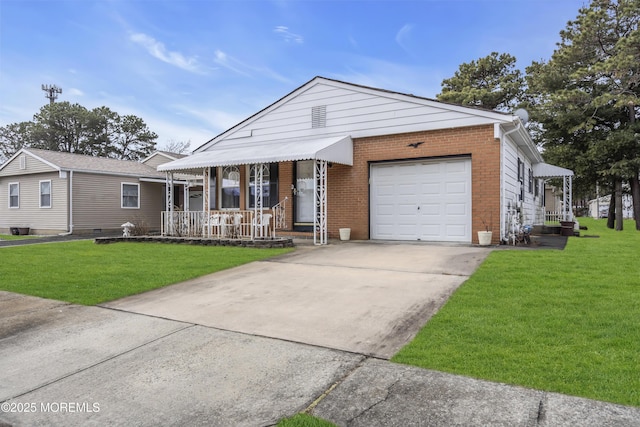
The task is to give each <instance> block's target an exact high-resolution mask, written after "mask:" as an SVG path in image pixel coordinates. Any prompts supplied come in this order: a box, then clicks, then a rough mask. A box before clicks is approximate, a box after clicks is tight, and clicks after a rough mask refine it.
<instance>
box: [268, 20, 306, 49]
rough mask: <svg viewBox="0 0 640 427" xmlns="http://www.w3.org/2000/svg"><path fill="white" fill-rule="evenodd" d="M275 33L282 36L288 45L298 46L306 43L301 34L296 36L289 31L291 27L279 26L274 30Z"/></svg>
mask: <svg viewBox="0 0 640 427" xmlns="http://www.w3.org/2000/svg"><path fill="white" fill-rule="evenodd" d="M273 32H274V33H278V34H280V35H281V36H282V38H283V39H284V41H286V42H287V43H291V42H293V43H297V44H302V43H304V38H303V37H302V36H301V35H300V34H295V33H292V32H291V31H289V27H285V26H283V25H278V26H277V27H276V28H274V29H273Z"/></svg>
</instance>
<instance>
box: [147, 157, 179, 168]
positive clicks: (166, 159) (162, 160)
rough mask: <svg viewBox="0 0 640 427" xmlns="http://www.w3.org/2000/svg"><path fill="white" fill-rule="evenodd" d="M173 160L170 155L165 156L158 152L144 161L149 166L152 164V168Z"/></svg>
mask: <svg viewBox="0 0 640 427" xmlns="http://www.w3.org/2000/svg"><path fill="white" fill-rule="evenodd" d="M172 160H174V159H170V158H169V157H166V156H163V155H161V154H156V155H155V156H153V157H151V158H149V159H146V160H145V161H143V162H142V163H144V164H145V165H147V166H151V167H152V168H157V167H158V166H160V165H163V164H165V163H167V162H170V161H172Z"/></svg>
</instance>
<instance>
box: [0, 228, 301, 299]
mask: <svg viewBox="0 0 640 427" xmlns="http://www.w3.org/2000/svg"><path fill="white" fill-rule="evenodd" d="M290 251H291V249H255V248H240V247H224V246H191V245H170V244H162V243H114V244H108V245H96V244H95V243H93V241H90V240H84V241H75V242H65V243H50V244H44V245H26V246H15V247H4V248H0V290H4V291H10V292H17V293H21V294H27V295H34V296H38V297H42V298H49V299H56V300H61V301H68V302H71V303H75V304H83V305H94V304H99V303H102V302H106V301H111V300H114V299H118V298H122V297H125V296H128V295H133V294H138V293H141V292H145V291H148V290H151V289H155V288H160V287H163V286H166V285H169V284H173V283H177V282H181V281H184V280H187V279H191V278H194V277H198V276H202V275H204V274H208V273H213V272H216V271H220V270H223V269H227V268H230V267H235V266H238V265H241V264H245V263H248V262H251V261H256V260H260V259H264V258H268V257H272V256H275V255H279V254H283V253H286V252H290Z"/></svg>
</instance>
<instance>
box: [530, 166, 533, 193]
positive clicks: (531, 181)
mask: <svg viewBox="0 0 640 427" xmlns="http://www.w3.org/2000/svg"><path fill="white" fill-rule="evenodd" d="M529 193H533V171H532V170H531V169H529Z"/></svg>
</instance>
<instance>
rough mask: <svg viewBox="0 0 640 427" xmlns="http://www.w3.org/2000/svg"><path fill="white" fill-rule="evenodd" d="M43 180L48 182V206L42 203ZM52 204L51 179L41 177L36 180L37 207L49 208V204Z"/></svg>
mask: <svg viewBox="0 0 640 427" xmlns="http://www.w3.org/2000/svg"><path fill="white" fill-rule="evenodd" d="M43 182H48V183H49V206H43V205H42V196H43V193H42V183H43ZM52 204H53V186H52V185H51V180H50V179H43V180H40V181H38V207H39V208H41V209H51V205H52Z"/></svg>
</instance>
